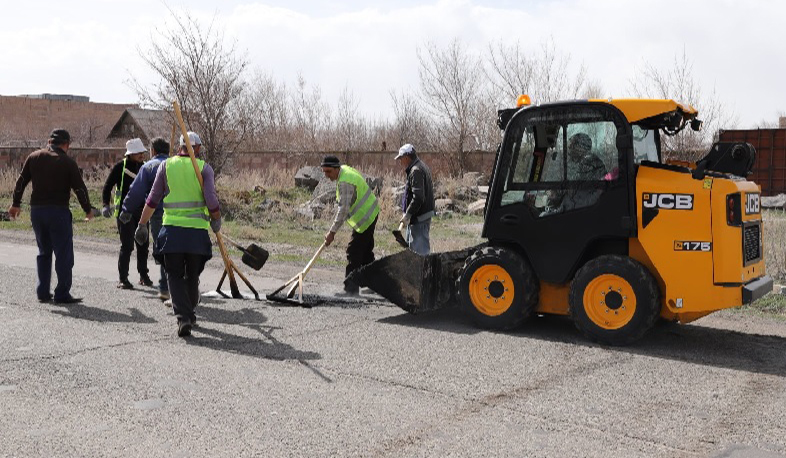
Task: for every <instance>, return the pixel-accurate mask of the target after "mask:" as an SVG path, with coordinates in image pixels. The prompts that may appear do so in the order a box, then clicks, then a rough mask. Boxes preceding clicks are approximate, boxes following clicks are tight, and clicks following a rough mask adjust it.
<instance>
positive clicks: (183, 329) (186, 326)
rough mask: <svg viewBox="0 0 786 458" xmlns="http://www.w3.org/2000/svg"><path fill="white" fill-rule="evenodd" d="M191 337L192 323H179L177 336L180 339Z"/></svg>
mask: <svg viewBox="0 0 786 458" xmlns="http://www.w3.org/2000/svg"><path fill="white" fill-rule="evenodd" d="M190 335H191V322H190V321H181V322H179V323H177V336H178V337H188V336H190Z"/></svg>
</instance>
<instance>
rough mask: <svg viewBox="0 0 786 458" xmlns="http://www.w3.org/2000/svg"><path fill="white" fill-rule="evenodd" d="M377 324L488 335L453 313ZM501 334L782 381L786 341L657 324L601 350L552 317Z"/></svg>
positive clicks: (404, 316)
mask: <svg viewBox="0 0 786 458" xmlns="http://www.w3.org/2000/svg"><path fill="white" fill-rule="evenodd" d="M379 322H380V323H386V324H394V325H399V326H412V327H418V328H424V329H433V330H436V331H445V332H452V333H457V334H476V333H479V332H488V331H483V330H481V329H477V328H476V327H475V326H474V325H473V324H472V323H471V322H470V321H469V320H468V319H467V318H465V317H464V316H463V315H462V314H461V313H460V311H458V310H457V309H445V310H438V311H435V312H430V313H424V314H422V315H411V314H408V313H403V312H402V314H401V315H397V316H393V317H387V318H383V319H381V320H379ZM506 334H507V335H511V336H517V337H525V338H532V339H540V340H545V341H551V342H562V343H569V344H575V345H581V346H585V347H603V348H606V349H608V350H609V351H616V352H620V353H630V354H636V355H645V356H651V357H655V358H664V359H670V360H675V361H682V362H687V363H692V364H701V365H705V366H713V367H720V368H725V369H733V370H739V371H745V372H756V373H761V374H769V375H777V376H779V377H786V356H784V355H786V338H783V337H779V336H767V335H760V334H746V333H742V332H738V331H730V330H726V329H716V328H710V327H704V326H701V325H698V324H683V325H681V324H667V325H657V326H656V327H655V328H654V329H652V330H651V331H650V332H649V333H648V334H647V335H646V336H645V337H644V338H643V339H641V340H640V341H639V342H637V343H636V344H634V345H631V346H628V347H606V346H602V345H599V344H597V343H594V342H591V341H589V340H587V339H586V338H585V337H584V336H583V335H581V334H580V333H579V332H578V330H576V328H575V327H574V325H573V322H572V321H571V320H570V319H569V318H567V317H559V316H551V315H547V316H541V317H534V318H531V319H529V320H527V321H526V322H525V323H524V325H523V326H522V327H521V328H519V329H516V330H515V331H512V332H509V333H506Z"/></svg>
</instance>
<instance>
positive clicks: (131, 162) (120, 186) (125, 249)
mask: <svg viewBox="0 0 786 458" xmlns="http://www.w3.org/2000/svg"><path fill="white" fill-rule="evenodd" d="M145 153H147V149H146V148H145V145H144V144H143V143H142V140H141V139H139V138H132V139H131V140H128V141H127V142H126V152H125V154H124V156H123V160H122V161H120V162H118V163H117V164H115V165H114V167H112V171H111V172H109V176H108V177H107V178H106V182H105V183H104V190H103V193H102V201H103V204H104V208H103V210H102V211H101V214H103V215H104V217H107V218H109V217H110V216H112V215H113V214H114V216H115V218H118V219H117V232H118V233H119V234H120V254H119V255H118V258H117V271H118V276H119V282H118V283H117V287H118V288H121V289H133V288H134V285H133V284H131V282H130V281H128V269H129V267H128V266H129V264H130V263H131V253H132V252H133V251H134V247H135V246H136V250H137V251H136V269H137V272H139V284H140V285H144V286H153V281H152V280H150V277H149V276H148V269H147V254H148V247H149V243H148V242H147V241H145V243H143V244H140V243H137V242H135V240H134V230H135V229H136V223H137V222H138V221H139V217H140V216H141V214H142V212H141V210H140V211H137V212H136V214H131V218H130V219H128V218H127V217H126V215H124V218H123V220H121V219H120V218H119V216H120V210H121V204H122V202H123V199H124V198H125V197H126V194H128V189H129V188H130V187H131V183H132V182H133V181H134V178H136V174H137V173H138V172H139V169H140V168H141V167H142V164H143V163H144V161H145ZM113 189H114V191H115V199H114V212H113V211H112V208H111V207H110V206H109V201H110V197H111V194H112V190H113ZM124 220H125V221H124Z"/></svg>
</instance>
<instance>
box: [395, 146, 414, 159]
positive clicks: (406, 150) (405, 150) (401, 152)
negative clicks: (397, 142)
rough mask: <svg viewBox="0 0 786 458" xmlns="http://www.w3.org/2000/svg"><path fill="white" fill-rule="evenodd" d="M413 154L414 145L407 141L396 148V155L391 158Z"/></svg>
mask: <svg viewBox="0 0 786 458" xmlns="http://www.w3.org/2000/svg"><path fill="white" fill-rule="evenodd" d="M413 155H415V147H414V146H412V145H411V144H409V143H407V144H406V145H404V146H402V147H401V148H399V149H398V154H397V155H396V157H395V158H393V160H398V159H401V158H402V157H404V156H413Z"/></svg>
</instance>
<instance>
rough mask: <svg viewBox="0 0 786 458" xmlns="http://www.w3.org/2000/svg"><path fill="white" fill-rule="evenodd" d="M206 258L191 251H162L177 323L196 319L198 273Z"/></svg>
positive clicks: (202, 267)
mask: <svg viewBox="0 0 786 458" xmlns="http://www.w3.org/2000/svg"><path fill="white" fill-rule="evenodd" d="M206 262H207V258H206V257H205V256H202V255H201V254H193V253H164V267H165V268H166V273H167V279H168V281H169V296H170V298H171V299H172V308H173V310H174V312H175V317H177V321H178V323H180V322H183V321H193V320H195V319H196V315H194V309H195V308H196V306H197V304H198V303H199V275H200V274H201V273H202V270H204V268H205V263H206Z"/></svg>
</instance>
